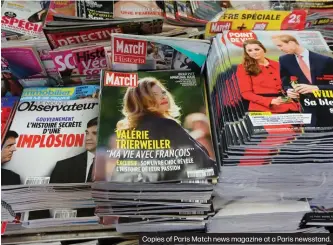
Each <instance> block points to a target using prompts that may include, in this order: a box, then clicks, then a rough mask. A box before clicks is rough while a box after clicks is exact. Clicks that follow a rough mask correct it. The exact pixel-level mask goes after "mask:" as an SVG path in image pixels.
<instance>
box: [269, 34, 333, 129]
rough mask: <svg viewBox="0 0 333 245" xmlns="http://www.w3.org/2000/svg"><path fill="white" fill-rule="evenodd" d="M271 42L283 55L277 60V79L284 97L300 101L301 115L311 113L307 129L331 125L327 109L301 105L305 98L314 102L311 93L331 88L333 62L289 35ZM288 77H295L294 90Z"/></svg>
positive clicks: (331, 118)
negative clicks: (278, 69)
mask: <svg viewBox="0 0 333 245" xmlns="http://www.w3.org/2000/svg"><path fill="white" fill-rule="evenodd" d="M272 40H273V42H274V44H275V45H276V46H277V47H278V48H279V49H280V50H281V51H282V52H284V53H286V55H283V56H281V57H280V58H279V62H280V75H281V80H282V81H283V87H284V89H285V90H286V91H287V95H288V96H289V97H290V98H293V99H298V98H300V101H301V103H302V107H303V110H304V111H303V112H304V113H311V114H312V119H311V125H310V126H317V127H320V126H333V114H332V113H330V111H329V107H321V106H314V107H311V106H306V105H305V104H304V99H305V98H309V99H310V100H313V99H315V98H314V96H313V94H312V93H313V92H314V91H316V90H332V89H333V82H332V81H331V80H332V75H333V59H332V58H331V57H328V56H324V55H321V54H317V53H314V52H312V51H309V50H307V49H306V48H304V47H302V46H301V45H300V44H299V42H298V41H297V39H296V38H294V37H293V36H290V35H286V34H283V35H276V36H273V39H272ZM324 75H325V76H326V78H325V77H324ZM327 75H328V76H327ZM291 76H295V77H297V81H298V84H297V85H296V86H295V87H294V88H292V87H291V84H290V77H291Z"/></svg>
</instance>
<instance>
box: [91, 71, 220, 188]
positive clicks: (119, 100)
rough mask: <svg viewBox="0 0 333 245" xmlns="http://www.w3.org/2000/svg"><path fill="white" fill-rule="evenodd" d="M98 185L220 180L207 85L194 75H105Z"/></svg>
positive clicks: (158, 73)
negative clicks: (207, 99)
mask: <svg viewBox="0 0 333 245" xmlns="http://www.w3.org/2000/svg"><path fill="white" fill-rule="evenodd" d="M101 83H102V84H104V85H103V88H102V91H101V108H100V120H99V132H98V147H97V156H96V160H97V161H96V167H95V170H96V171H95V181H121V182H123V181H125V182H157V181H179V180H184V179H193V178H194V179H196V178H198V179H205V178H207V179H209V178H214V177H216V175H217V164H216V161H215V154H214V149H213V144H212V139H211V131H210V123H209V119H208V118H209V116H208V115H207V114H206V108H207V107H206V104H205V99H204V98H205V97H204V88H203V84H202V83H201V81H200V77H199V76H197V75H196V74H195V73H194V72H192V71H190V70H182V71H177V70H173V71H154V72H153V71H152V72H113V71H104V72H103V74H102V81H101Z"/></svg>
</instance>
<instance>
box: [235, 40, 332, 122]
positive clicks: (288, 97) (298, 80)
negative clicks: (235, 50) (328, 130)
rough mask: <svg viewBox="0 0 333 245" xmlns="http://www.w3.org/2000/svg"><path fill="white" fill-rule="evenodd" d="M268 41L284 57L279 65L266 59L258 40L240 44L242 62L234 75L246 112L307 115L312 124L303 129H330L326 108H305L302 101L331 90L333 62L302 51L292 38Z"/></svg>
mask: <svg viewBox="0 0 333 245" xmlns="http://www.w3.org/2000/svg"><path fill="white" fill-rule="evenodd" d="M271 41H272V43H273V44H274V45H275V46H276V48H277V49H278V50H280V51H282V52H283V53H284V54H282V55H281V56H280V57H279V59H278V61H276V60H272V59H269V58H267V56H268V54H267V53H268V52H267V49H266V48H265V45H264V44H263V43H261V42H260V41H259V40H256V39H250V40H246V41H245V42H244V43H243V60H242V63H241V64H239V65H238V67H237V73H236V74H237V80H238V86H239V89H240V93H241V96H242V99H243V100H244V101H245V102H248V111H251V112H254V111H255V112H272V113H310V114H311V123H310V124H309V125H304V126H311V127H323V126H325V127H327V126H333V114H331V113H330V108H329V107H320V106H314V107H311V106H306V105H304V99H306V98H310V99H315V98H314V96H313V92H314V91H316V90H333V83H332V81H331V80H332V75H333V58H332V57H329V56H325V55H322V54H318V53H315V52H313V51H311V50H309V49H307V48H305V47H303V46H302V45H301V44H300V42H299V41H298V40H297V39H296V38H295V37H293V36H291V35H287V34H280V35H274V36H272V40H271ZM325 77H327V78H329V77H331V79H325Z"/></svg>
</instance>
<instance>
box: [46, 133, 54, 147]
mask: <svg viewBox="0 0 333 245" xmlns="http://www.w3.org/2000/svg"><path fill="white" fill-rule="evenodd" d="M53 143H54V135H53V134H51V135H50V136H49V137H47V140H46V147H47V148H51V147H52V146H53Z"/></svg>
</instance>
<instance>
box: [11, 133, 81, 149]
mask: <svg viewBox="0 0 333 245" xmlns="http://www.w3.org/2000/svg"><path fill="white" fill-rule="evenodd" d="M83 145H84V134H50V135H42V136H41V135H20V136H19V139H18V143H17V147H18V148H25V147H26V148H34V147H45V146H46V147H47V148H53V147H82V146H83Z"/></svg>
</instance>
